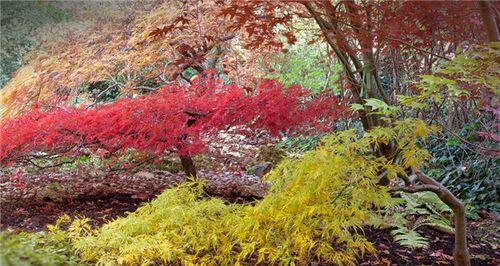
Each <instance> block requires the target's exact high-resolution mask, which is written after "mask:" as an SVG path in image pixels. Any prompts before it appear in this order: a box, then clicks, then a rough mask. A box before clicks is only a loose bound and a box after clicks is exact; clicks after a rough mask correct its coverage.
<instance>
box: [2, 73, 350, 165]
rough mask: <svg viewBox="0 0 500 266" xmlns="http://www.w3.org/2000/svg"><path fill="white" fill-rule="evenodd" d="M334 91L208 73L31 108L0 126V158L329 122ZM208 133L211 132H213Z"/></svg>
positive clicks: (195, 143) (141, 146) (185, 148)
mask: <svg viewBox="0 0 500 266" xmlns="http://www.w3.org/2000/svg"><path fill="white" fill-rule="evenodd" d="M344 110H345V108H344V105H343V104H342V102H341V101H340V100H339V99H337V98H336V97H335V96H332V95H329V94H323V95H317V96H316V97H315V98H314V99H310V92H309V91H308V90H305V89H303V88H300V87H298V86H291V87H288V88H284V87H283V86H282V85H281V84H279V83H276V82H274V81H271V80H264V81H262V82H261V83H260V85H259V87H258V88H257V90H256V91H255V92H254V94H252V95H248V94H247V92H246V90H244V89H242V88H240V87H238V86H236V85H223V84H222V83H221V82H220V81H219V80H214V79H210V78H206V79H201V80H195V81H194V83H193V84H192V85H191V86H189V87H187V86H183V87H179V86H166V87H164V88H163V89H161V90H160V91H158V92H157V93H154V94H150V95H146V96H143V97H139V98H136V99H122V100H119V101H117V102H115V103H112V104H107V105H102V106H98V107H96V108H91V109H85V108H73V107H58V108H56V109H54V110H51V111H48V112H43V111H41V110H33V111H31V112H29V113H26V114H25V115H22V116H20V117H18V118H16V119H11V120H8V121H6V122H5V123H4V124H3V125H2V126H1V128H0V134H1V136H2V137H1V140H0V148H1V150H0V151H1V153H0V158H1V161H2V162H4V163H6V162H13V161H16V160H29V159H30V158H33V156H35V157H36V156H41V154H40V152H44V153H45V154H46V155H53V154H64V155H72V154H79V153H81V152H82V148H91V149H92V150H97V149H103V150H105V151H106V152H107V153H108V155H111V154H114V153H116V152H124V151H126V150H128V149H130V148H133V149H136V150H138V151H144V152H148V153H152V154H162V153H163V152H165V151H170V152H176V153H180V154H187V153H191V154H196V153H200V152H202V151H203V148H204V143H206V142H208V141H209V140H210V137H211V136H215V135H216V134H217V132H218V131H220V130H223V129H228V128H230V127H234V126H244V127H246V128H251V129H264V130H268V131H269V132H270V133H272V134H274V135H278V133H279V132H280V131H285V130H294V129H295V130H300V129H301V128H303V127H305V128H309V129H312V128H316V129H319V130H322V129H331V128H333V127H334V122H335V121H336V120H337V119H339V118H340V117H341V116H343V115H344ZM214 134H215V135H214Z"/></svg>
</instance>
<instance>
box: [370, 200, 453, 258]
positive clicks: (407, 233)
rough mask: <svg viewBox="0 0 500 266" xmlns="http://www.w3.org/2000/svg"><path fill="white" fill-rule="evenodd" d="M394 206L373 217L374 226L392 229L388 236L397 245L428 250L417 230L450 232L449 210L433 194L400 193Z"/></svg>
mask: <svg viewBox="0 0 500 266" xmlns="http://www.w3.org/2000/svg"><path fill="white" fill-rule="evenodd" d="M398 195H399V196H400V198H395V199H394V201H393V205H391V206H390V207H388V208H387V209H386V210H384V215H383V216H382V217H373V220H374V222H373V223H372V224H374V225H376V226H386V227H393V228H394V229H393V230H391V234H392V235H393V236H394V240H395V241H397V242H398V243H399V244H401V245H403V246H406V247H409V248H427V247H428V246H429V243H428V240H427V238H426V237H424V236H422V235H421V234H420V233H419V232H418V229H420V228H421V227H422V226H430V227H432V228H435V229H438V230H442V231H446V232H450V233H451V232H453V231H454V229H453V227H452V226H451V223H450V220H449V219H447V218H446V216H448V215H449V214H451V213H452V210H451V209H450V208H449V207H448V206H447V205H446V204H445V203H444V202H442V201H441V200H440V199H439V197H438V196H437V195H436V194H435V193H433V192H429V191H427V192H419V193H402V192H401V193H399V194H398Z"/></svg>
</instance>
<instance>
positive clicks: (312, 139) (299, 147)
mask: <svg viewBox="0 0 500 266" xmlns="http://www.w3.org/2000/svg"><path fill="white" fill-rule="evenodd" d="M320 141H321V136H320V135H315V136H302V135H301V136H287V137H283V138H282V139H281V140H280V141H279V142H278V144H277V146H278V147H279V148H280V149H282V150H284V151H285V152H287V153H292V154H294V153H299V154H301V153H304V152H307V151H310V150H312V149H314V148H316V147H317V146H318V145H319V144H320Z"/></svg>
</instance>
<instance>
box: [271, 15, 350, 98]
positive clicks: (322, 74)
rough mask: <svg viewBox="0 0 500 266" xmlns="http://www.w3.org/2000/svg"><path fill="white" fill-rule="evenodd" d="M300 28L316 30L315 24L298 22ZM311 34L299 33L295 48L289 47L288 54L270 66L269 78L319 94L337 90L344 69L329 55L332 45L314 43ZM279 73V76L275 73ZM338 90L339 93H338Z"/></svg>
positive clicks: (306, 32) (280, 56)
mask: <svg viewBox="0 0 500 266" xmlns="http://www.w3.org/2000/svg"><path fill="white" fill-rule="evenodd" d="M294 24H295V25H296V27H298V28H314V27H317V25H316V24H314V23H309V22H307V21H303V20H297V21H295V23H294ZM312 38H313V37H312V36H311V35H310V32H308V31H307V30H306V31H298V32H297V41H296V42H295V43H294V44H293V45H285V48H286V49H287V50H288V52H287V53H286V54H277V55H276V60H275V61H273V64H272V65H271V66H270V71H266V72H270V73H271V74H269V75H267V77H268V78H274V79H278V80H279V81H280V82H282V83H283V84H284V85H286V86H289V85H294V84H298V85H301V86H302V87H305V88H308V89H311V90H312V91H313V93H319V92H321V91H324V90H327V89H336V90H337V91H339V86H338V85H337V84H336V83H337V82H338V80H339V77H340V72H341V71H342V66H341V65H340V64H338V63H336V61H335V60H334V57H333V56H332V55H329V50H328V49H329V48H328V47H329V46H328V45H327V44H326V43H325V42H317V43H314V44H311V42H312V41H313V40H312ZM274 73H275V74H274ZM337 91H335V92H337Z"/></svg>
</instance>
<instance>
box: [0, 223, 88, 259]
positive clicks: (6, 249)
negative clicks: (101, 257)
mask: <svg viewBox="0 0 500 266" xmlns="http://www.w3.org/2000/svg"><path fill="white" fill-rule="evenodd" d="M0 243H1V248H0V265H2V266H23V265H42V266H43V265H47V266H54V265H82V264H83V263H82V262H81V261H80V260H79V258H78V256H76V255H75V254H74V252H73V249H72V247H71V241H70V239H69V237H68V234H67V233H66V232H65V231H62V230H60V229H59V225H57V226H56V227H52V230H50V231H49V232H36V233H30V232H21V233H17V234H16V233H14V232H12V231H9V230H7V231H2V232H0Z"/></svg>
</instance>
